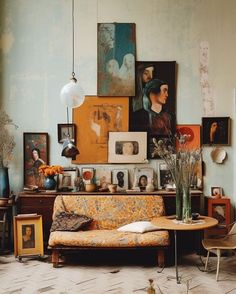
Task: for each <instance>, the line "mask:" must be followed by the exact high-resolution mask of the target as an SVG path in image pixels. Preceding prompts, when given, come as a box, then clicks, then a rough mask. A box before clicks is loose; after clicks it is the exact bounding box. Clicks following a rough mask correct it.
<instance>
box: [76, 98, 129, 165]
mask: <svg viewBox="0 0 236 294" xmlns="http://www.w3.org/2000/svg"><path fill="white" fill-rule="evenodd" d="M128 120H129V98H128V97H120V98H112V97H102V98H101V97H100V98H99V97H96V96H86V97H85V101H84V103H83V104H82V105H81V106H80V107H77V108H74V109H73V122H74V123H75V124H76V125H77V130H78V131H77V139H76V142H77V147H78V148H79V151H80V154H79V155H77V156H76V159H75V160H74V161H73V163H107V162H108V135H109V132H110V131H113V132H127V131H128Z"/></svg>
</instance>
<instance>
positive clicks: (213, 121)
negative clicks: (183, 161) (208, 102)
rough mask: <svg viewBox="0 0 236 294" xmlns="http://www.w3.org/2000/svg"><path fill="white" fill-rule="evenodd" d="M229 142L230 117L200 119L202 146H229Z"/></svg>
mask: <svg viewBox="0 0 236 294" xmlns="http://www.w3.org/2000/svg"><path fill="white" fill-rule="evenodd" d="M230 140H231V134H230V117H202V145H208V146H211V145H227V146H229V145H230V144H231V143H230Z"/></svg>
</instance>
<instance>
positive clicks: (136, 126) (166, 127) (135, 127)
mask: <svg viewBox="0 0 236 294" xmlns="http://www.w3.org/2000/svg"><path fill="white" fill-rule="evenodd" d="M175 129H176V62H175V61H154V62H146V61H145V62H144V61H140V62H136V94H135V96H133V97H132V99H131V106H130V124H129V130H130V131H143V132H147V133H148V158H158V157H155V156H154V157H153V156H152V155H153V152H152V150H151V149H152V147H153V146H151V144H152V140H153V138H156V139H157V140H158V139H161V138H170V137H171V136H173V135H174V134H175Z"/></svg>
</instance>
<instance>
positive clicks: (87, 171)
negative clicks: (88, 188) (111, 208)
mask: <svg viewBox="0 0 236 294" xmlns="http://www.w3.org/2000/svg"><path fill="white" fill-rule="evenodd" d="M81 174H82V178H83V181H84V183H85V184H91V183H93V179H94V176H95V169H94V168H92V167H91V168H90V167H82V172H81Z"/></svg>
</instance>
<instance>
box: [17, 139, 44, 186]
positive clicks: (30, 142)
mask: <svg viewBox="0 0 236 294" xmlns="http://www.w3.org/2000/svg"><path fill="white" fill-rule="evenodd" d="M23 137H24V140H23V141H24V143H23V144H24V145H23V150H24V186H25V187H38V188H43V187H44V176H43V175H42V174H40V173H39V171H38V168H39V167H40V165H42V164H49V151H48V133H23Z"/></svg>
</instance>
